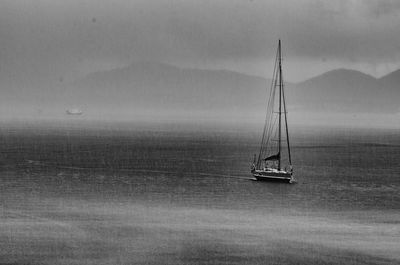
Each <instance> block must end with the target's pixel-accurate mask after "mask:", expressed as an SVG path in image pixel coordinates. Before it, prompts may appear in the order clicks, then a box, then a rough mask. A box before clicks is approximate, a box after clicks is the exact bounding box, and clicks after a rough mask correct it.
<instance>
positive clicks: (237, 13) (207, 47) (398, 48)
mask: <svg viewBox="0 0 400 265" xmlns="http://www.w3.org/2000/svg"><path fill="white" fill-rule="evenodd" d="M278 38H281V39H282V42H283V49H284V56H285V62H284V64H285V65H284V66H285V68H286V69H285V73H286V79H287V80H289V81H302V80H304V79H306V78H309V77H311V76H314V75H317V74H320V73H322V72H324V71H326V70H330V69H334V68H339V67H345V68H351V69H356V70H361V71H363V72H366V73H369V74H372V75H374V76H381V75H383V74H386V73H388V72H391V71H393V70H396V69H398V68H400V1H397V0H393V1H391V0H379V1H378V0H364V1H361V0H326V1H315V0H285V1H282V0H276V1H267V0H262V1H261V0H251V1H250V0H225V1H223V0H220V1H218V0H181V1H173V0H165V1H164V0H151V1H149V0H144V1H141V0H130V1H128V0H126V1H123V0H93V1H77V0H68V1H66V0H31V1H19V0H9V1H8V0H2V1H0V74H1V78H3V79H10V80H16V79H18V78H21V77H22V76H23V77H24V78H26V79H27V80H28V79H30V80H32V82H33V81H35V82H39V83H40V82H42V81H43V82H45V81H49V79H52V80H53V81H54V80H67V81H70V80H74V79H76V78H79V77H80V76H83V75H85V74H86V73H89V72H94V71H97V70H101V69H108V68H114V67H121V66H124V65H128V64H130V63H131V62H132V61H135V60H145V61H161V62H166V63H171V64H175V65H178V66H190V67H198V68H225V69H231V70H236V71H241V72H245V73H249V74H255V75H262V76H265V77H269V75H270V69H271V64H272V63H271V60H272V58H273V57H274V54H275V49H276V45H277V39H278Z"/></svg>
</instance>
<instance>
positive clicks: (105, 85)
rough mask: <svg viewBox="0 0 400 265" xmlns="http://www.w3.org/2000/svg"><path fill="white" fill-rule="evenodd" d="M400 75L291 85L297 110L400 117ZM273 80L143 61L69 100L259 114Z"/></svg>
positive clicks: (333, 75) (337, 75) (343, 73)
mask: <svg viewBox="0 0 400 265" xmlns="http://www.w3.org/2000/svg"><path fill="white" fill-rule="evenodd" d="M397 80H400V70H399V71H395V72H392V73H390V74H388V75H386V76H384V77H381V78H374V77H372V76H370V75H367V74H364V73H362V72H359V71H355V70H347V69H337V70H332V71H329V72H326V73H324V74H322V75H319V76H316V77H313V78H310V79H308V80H305V81H303V82H300V83H297V84H291V83H286V88H287V99H288V102H289V106H290V107H291V108H292V109H294V110H310V111H314V110H315V111H328V112H331V111H335V112H344V111H350V112H383V113H386V112H398V111H399V109H400V108H399V105H398V102H397V99H399V98H400V97H399V96H400V90H399V89H398V84H399V83H398V81H397ZM269 87H270V80H267V79H264V78H262V77H256V76H250V75H246V74H241V73H237V72H233V71H226V70H200V69H189V68H179V67H175V66H172V65H168V64H160V63H150V62H140V63H134V64H132V65H130V66H128V67H124V68H119V69H114V70H111V71H103V72H96V73H92V74H89V75H88V76H87V77H85V78H84V79H82V80H78V81H76V82H75V83H74V84H73V85H72V86H71V88H70V89H69V93H68V96H67V98H69V100H71V101H72V102H74V101H75V102H79V104H89V105H90V103H91V102H95V103H96V104H103V105H115V104H117V105H118V106H121V105H129V106H130V107H132V108H137V109H142V108H145V109H146V108H153V109H160V110H163V109H165V110H169V109H177V110H179V109H185V110H186V111H190V110H209V111H212V110H215V111H218V110H225V111H229V110H232V111H246V112H249V111H258V110H263V109H264V108H265V102H266V97H267V93H266V90H268V89H269Z"/></svg>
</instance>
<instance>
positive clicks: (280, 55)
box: [278, 39, 282, 170]
mask: <svg viewBox="0 0 400 265" xmlns="http://www.w3.org/2000/svg"><path fill="white" fill-rule="evenodd" d="M278 56H279V112H278V113H279V139H278V154H279V157H278V170H281V116H282V54H281V40H280V39H279V44H278Z"/></svg>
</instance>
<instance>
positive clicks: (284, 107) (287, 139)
mask: <svg viewBox="0 0 400 265" xmlns="http://www.w3.org/2000/svg"><path fill="white" fill-rule="evenodd" d="M281 78H282V97H283V110H284V112H285V127H286V142H287V147H288V157H289V164H290V165H291V164H292V157H291V155H290V144H289V129H288V123H287V109H286V100H285V89H284V86H283V76H281Z"/></svg>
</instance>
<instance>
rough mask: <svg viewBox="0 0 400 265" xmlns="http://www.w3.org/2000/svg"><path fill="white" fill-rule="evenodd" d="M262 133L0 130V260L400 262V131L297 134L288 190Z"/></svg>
mask: <svg viewBox="0 0 400 265" xmlns="http://www.w3.org/2000/svg"><path fill="white" fill-rule="evenodd" d="M261 126H262V125H261ZM261 126H258V125H256V124H241V123H231V124H221V123H218V122H215V123H202V122H172V121H171V122H168V121H165V122H145V121H142V122H105V121H97V122H89V121H73V120H70V121H41V122H29V121H19V122H2V123H0V202H1V208H0V264H1V265H5V264H7V265H11V264H12V265H22V264H63V265H67V264H93V265H94V264H110V265H117V264H143V265H144V264H160V265H168V264H188V265H192V264H193V265H194V264H196V265H201V264H207V265H209V264H238V265H239V264H360V265H361V264H363V265H364V264H400V133H399V130H398V129H390V128H375V129H371V128H358V127H357V128H354V127H340V126H337V127H335V126H324V127H318V126H311V127H310V126H300V125H299V126H295V127H293V128H290V129H291V131H290V135H291V144H292V149H291V151H292V160H293V168H294V174H295V175H294V176H295V178H296V183H294V184H285V183H268V182H259V181H255V180H254V179H253V178H252V176H251V174H250V166H251V163H252V159H253V154H255V153H257V152H258V150H259V144H260V137H261V130H262V128H261Z"/></svg>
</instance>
